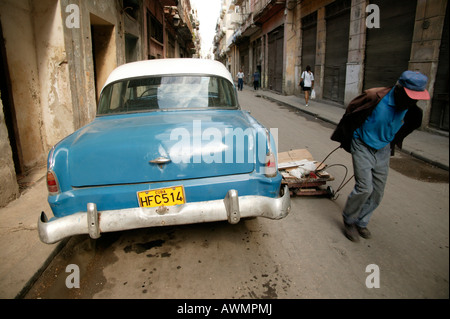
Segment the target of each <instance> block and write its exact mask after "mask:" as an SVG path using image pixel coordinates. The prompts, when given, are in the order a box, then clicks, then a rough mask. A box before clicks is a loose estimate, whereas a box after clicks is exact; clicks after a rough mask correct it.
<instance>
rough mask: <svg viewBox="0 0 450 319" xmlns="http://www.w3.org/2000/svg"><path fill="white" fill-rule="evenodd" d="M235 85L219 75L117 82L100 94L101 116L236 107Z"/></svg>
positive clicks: (99, 108)
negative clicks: (163, 110)
mask: <svg viewBox="0 0 450 319" xmlns="http://www.w3.org/2000/svg"><path fill="white" fill-rule="evenodd" d="M237 106H238V103H237V99H236V95H235V88H234V86H233V85H232V84H231V83H230V82H229V81H228V80H226V79H224V78H221V77H216V76H186V75H184V76H180V75H178V76H152V77H141V78H134V79H125V80H121V81H117V82H114V83H111V84H109V85H108V86H106V87H105V88H104V89H103V91H102V94H101V96H100V101H99V106H98V112H97V114H98V115H104V114H117V113H127V112H147V111H151V110H161V109H186V108H193V109H199V108H209V107H214V108H236V107H237Z"/></svg>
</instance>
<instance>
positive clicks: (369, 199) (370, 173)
mask: <svg viewBox="0 0 450 319" xmlns="http://www.w3.org/2000/svg"><path fill="white" fill-rule="evenodd" d="M350 150H351V153H352V159H353V171H354V174H355V188H354V189H353V190H352V192H351V193H350V195H349V196H348V199H347V203H346V204H345V207H344V211H343V216H344V221H345V222H346V223H347V224H356V225H357V226H359V227H367V224H368V223H369V220H370V217H371V216H372V214H373V212H374V210H375V209H376V208H377V207H378V205H379V204H380V202H381V199H382V198H383V194H384V187H385V185H386V181H387V176H388V172H389V159H390V155H391V152H390V145H389V144H388V145H386V146H385V147H384V148H382V149H380V150H375V149H373V148H371V147H369V146H367V145H366V144H364V143H363V142H362V141H361V140H360V139H355V138H353V141H352V144H351V148H350Z"/></svg>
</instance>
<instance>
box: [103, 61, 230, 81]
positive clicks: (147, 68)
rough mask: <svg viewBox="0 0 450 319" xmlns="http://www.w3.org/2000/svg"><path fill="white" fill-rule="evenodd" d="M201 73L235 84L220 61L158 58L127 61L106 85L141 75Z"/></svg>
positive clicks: (109, 78)
mask: <svg viewBox="0 0 450 319" xmlns="http://www.w3.org/2000/svg"><path fill="white" fill-rule="evenodd" d="M172 74H199V75H217V76H221V77H223V78H225V79H227V80H228V81H230V82H231V83H232V84H233V78H232V77H231V74H230V72H229V71H228V70H227V68H226V67H225V66H224V65H223V64H222V63H221V62H219V61H214V60H207V59H191V58H177V59H156V60H144V61H138V62H131V63H126V64H122V65H120V66H118V67H117V68H116V69H114V70H113V71H112V72H111V74H110V75H109V77H108V79H107V80H106V83H105V84H104V87H105V86H106V85H108V84H109V83H112V82H115V81H118V80H121V79H129V78H135V77H141V76H153V75H172Z"/></svg>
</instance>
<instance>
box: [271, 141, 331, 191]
mask: <svg viewBox="0 0 450 319" xmlns="http://www.w3.org/2000/svg"><path fill="white" fill-rule="evenodd" d="M306 164H307V165H308V166H309V167H311V165H312V164H313V167H315V168H316V169H317V165H320V163H318V162H316V161H314V159H313V157H312V155H311V153H310V152H309V151H308V150H306V149H297V150H291V151H288V152H283V153H279V154H278V170H279V171H280V173H281V175H282V176H283V179H282V181H281V183H282V185H287V186H288V187H289V191H290V194H291V196H292V195H296V196H328V197H334V191H333V189H332V188H331V186H328V187H324V186H325V185H326V183H327V182H329V181H333V180H334V177H333V176H331V175H330V174H328V173H327V172H326V171H325V170H323V168H324V167H323V165H322V167H321V169H319V170H314V171H309V173H308V172H306V173H305V174H304V175H302V176H299V173H298V168H301V167H302V166H304V165H306ZM294 170H295V173H296V174H294Z"/></svg>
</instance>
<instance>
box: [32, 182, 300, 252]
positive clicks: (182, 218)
mask: <svg viewBox="0 0 450 319" xmlns="http://www.w3.org/2000/svg"><path fill="white" fill-rule="evenodd" d="M290 209H291V199H290V195H289V189H288V187H287V186H285V188H284V195H283V196H282V197H279V198H270V197H264V196H242V197H238V194H237V191H236V190H233V189H232V190H229V191H228V193H227V195H226V196H225V198H224V199H223V200H213V201H206V202H195V203H187V204H183V205H178V206H167V207H156V208H140V207H138V208H128V209H121V210H108V211H97V205H96V204H95V203H89V204H88V205H87V212H79V213H75V214H72V215H69V216H65V217H61V218H58V219H55V220H53V221H48V218H47V216H46V215H45V213H44V212H42V213H41V216H40V217H39V220H38V231H39V238H40V239H41V241H42V242H44V243H47V244H53V243H56V242H58V241H60V240H62V239H64V238H66V237H69V236H74V235H81V234H89V236H90V237H91V238H94V239H95V238H99V237H100V234H101V233H103V232H113V231H122V230H128V229H136V228H147V227H154V226H166V225H183V224H194V223H204V222H213V221H221V220H228V222H229V223H231V224H236V223H238V222H239V220H240V219H241V218H245V217H266V218H270V219H281V218H284V217H286V216H287V214H288V213H289V211H290Z"/></svg>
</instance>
